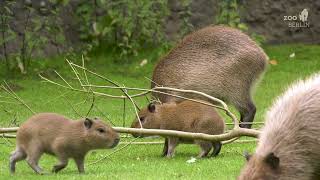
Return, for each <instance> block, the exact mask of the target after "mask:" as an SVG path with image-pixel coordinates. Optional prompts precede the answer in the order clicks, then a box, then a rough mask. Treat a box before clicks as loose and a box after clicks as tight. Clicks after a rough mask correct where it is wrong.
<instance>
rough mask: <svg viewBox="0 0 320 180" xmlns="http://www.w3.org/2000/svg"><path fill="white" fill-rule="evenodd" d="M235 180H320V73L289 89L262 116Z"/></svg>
mask: <svg viewBox="0 0 320 180" xmlns="http://www.w3.org/2000/svg"><path fill="white" fill-rule="evenodd" d="M246 157H247V160H248V162H247V165H246V166H245V167H244V168H243V170H242V172H241V174H240V176H239V178H238V179H239V180H268V179H270V180H271V179H277V180H292V179H297V180H319V179H320V73H319V74H317V75H315V76H312V77H311V78H309V79H307V80H305V81H299V82H297V83H295V84H294V85H293V86H291V87H290V88H289V89H288V90H287V91H286V92H285V93H284V94H283V95H282V96H280V98H278V100H277V101H276V102H275V103H274V105H273V106H272V107H271V109H270V110H269V111H268V113H267V116H266V124H265V126H264V127H263V129H262V132H261V135H260V138H259V144H258V147H257V149H256V152H255V154H254V155H253V156H250V155H247V156H246Z"/></svg>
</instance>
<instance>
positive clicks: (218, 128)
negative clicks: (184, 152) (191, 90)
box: [131, 101, 225, 157]
mask: <svg viewBox="0 0 320 180" xmlns="http://www.w3.org/2000/svg"><path fill="white" fill-rule="evenodd" d="M139 118H140V121H141V123H142V127H143V128H147V129H166V130H177V131H185V132H193V133H205V134H211V135H215V134H222V133H223V132H224V126H225V124H224V121H223V119H222V118H221V117H220V116H219V114H218V113H217V112H216V111H215V109H214V107H210V106H207V105H203V104H200V103H197V102H193V101H182V102H180V103H178V104H176V103H164V104H153V103H150V104H149V105H148V107H147V108H144V109H142V110H141V111H140V112H139ZM131 127H132V128H140V127H141V126H140V123H139V121H138V119H135V120H134V121H133V123H132V125H131ZM133 136H135V137H138V136H141V135H139V134H133ZM179 142H183V143H195V144H198V145H199V146H200V147H201V152H200V154H199V156H198V157H206V156H207V155H208V153H209V152H210V150H211V149H212V147H213V148H214V150H213V152H212V154H211V155H212V156H216V155H218V154H219V152H220V150H221V142H208V141H203V140H194V141H193V140H187V139H181V138H177V137H167V138H166V141H165V145H164V148H163V156H167V157H172V156H173V155H174V150H175V148H176V146H177V145H178V144H179Z"/></svg>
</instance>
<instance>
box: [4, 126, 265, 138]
mask: <svg viewBox="0 0 320 180" xmlns="http://www.w3.org/2000/svg"><path fill="white" fill-rule="evenodd" d="M113 129H114V130H116V131H117V132H119V133H129V134H144V135H150V136H152V135H159V136H163V137H167V136H173V137H179V138H184V139H199V140H205V141H224V140H230V139H232V138H235V137H238V136H248V137H258V136H259V133H260V132H259V131H258V130H254V129H245V128H237V129H233V130H231V131H229V132H228V133H225V134H219V135H209V134H203V133H190V132H183V131H174V130H162V129H141V128H124V127H113ZM17 130H18V128H17V127H15V128H0V133H10V132H16V131H17Z"/></svg>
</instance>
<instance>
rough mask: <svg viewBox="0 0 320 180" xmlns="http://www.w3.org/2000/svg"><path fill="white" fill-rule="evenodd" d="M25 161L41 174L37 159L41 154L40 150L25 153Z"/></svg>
mask: <svg viewBox="0 0 320 180" xmlns="http://www.w3.org/2000/svg"><path fill="white" fill-rule="evenodd" d="M27 155H28V156H27V162H28V164H29V166H30V167H31V168H32V169H33V170H34V171H35V172H36V173H38V174H42V169H41V168H40V167H39V165H38V163H39V159H40V157H41V155H42V152H40V151H33V152H30V153H29V152H28V153H27Z"/></svg>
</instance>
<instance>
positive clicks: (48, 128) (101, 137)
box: [10, 113, 119, 174]
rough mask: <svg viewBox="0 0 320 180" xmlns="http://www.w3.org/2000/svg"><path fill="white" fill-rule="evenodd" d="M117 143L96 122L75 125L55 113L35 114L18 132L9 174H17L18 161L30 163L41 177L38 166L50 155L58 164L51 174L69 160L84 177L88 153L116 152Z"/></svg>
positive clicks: (116, 138)
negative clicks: (114, 149) (25, 160)
mask: <svg viewBox="0 0 320 180" xmlns="http://www.w3.org/2000/svg"><path fill="white" fill-rule="evenodd" d="M118 142H119V135H118V133H117V132H115V131H114V130H113V129H112V128H111V127H110V126H109V125H107V124H105V123H104V122H102V121H101V120H99V119H97V118H95V119H94V120H91V119H89V118H85V119H84V120H77V121H72V120H70V119H68V118H66V117H64V116H62V115H59V114H55V113H40V114H36V115H34V116H32V117H31V118H30V119H28V120H27V121H26V122H24V123H23V124H22V125H21V126H20V128H19V130H18V132H17V146H16V150H15V151H14V152H12V154H11V156H10V172H11V173H14V172H15V165H16V162H17V161H21V160H23V159H27V162H28V164H29V166H30V167H31V168H32V169H33V170H34V171H35V172H36V173H39V174H41V173H42V169H41V168H40V167H39V165H38V162H39V159H40V157H41V155H42V154H43V153H47V154H50V155H54V156H56V157H57V158H58V160H59V162H58V163H57V164H56V165H55V166H53V169H52V172H55V173H56V172H58V171H60V170H62V169H63V168H65V167H66V166H67V164H68V159H69V158H72V159H74V160H75V162H76V164H77V167H78V170H79V172H80V173H83V172H84V158H85V155H86V154H87V152H88V151H90V150H92V149H104V148H113V147H115V146H116V145H117V144H118Z"/></svg>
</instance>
